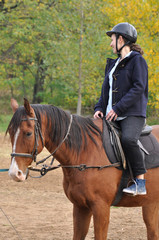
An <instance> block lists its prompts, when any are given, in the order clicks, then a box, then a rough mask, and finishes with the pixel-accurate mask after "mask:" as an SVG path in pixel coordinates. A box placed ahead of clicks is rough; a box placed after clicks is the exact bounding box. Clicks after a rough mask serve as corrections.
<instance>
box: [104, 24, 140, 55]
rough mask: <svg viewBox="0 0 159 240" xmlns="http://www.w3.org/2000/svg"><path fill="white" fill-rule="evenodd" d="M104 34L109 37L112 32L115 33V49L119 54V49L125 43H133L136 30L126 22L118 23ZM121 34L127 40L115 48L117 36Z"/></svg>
mask: <svg viewBox="0 0 159 240" xmlns="http://www.w3.org/2000/svg"><path fill="white" fill-rule="evenodd" d="M106 34H107V35H108V36H109V37H111V35H112V34H115V35H116V49H117V54H118V55H120V51H121V50H122V48H123V47H124V46H125V45H129V44H130V43H135V42H136V40H137V31H136V29H135V27H134V26H133V25H131V24H129V23H127V22H123V23H119V24H117V25H115V26H114V27H113V28H112V30H111V31H108V32H106ZM120 35H121V36H123V37H124V38H125V39H126V40H127V42H126V43H125V44H124V45H123V46H122V47H121V48H120V49H119V50H118V48H117V40H118V37H119V36H120Z"/></svg>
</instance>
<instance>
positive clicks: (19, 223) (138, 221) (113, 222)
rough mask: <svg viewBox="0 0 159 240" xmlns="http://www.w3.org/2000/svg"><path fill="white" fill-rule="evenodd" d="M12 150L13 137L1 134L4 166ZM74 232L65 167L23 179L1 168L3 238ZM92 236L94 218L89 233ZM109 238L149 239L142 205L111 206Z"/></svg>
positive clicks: (63, 237)
mask: <svg viewBox="0 0 159 240" xmlns="http://www.w3.org/2000/svg"><path fill="white" fill-rule="evenodd" d="M10 152H11V145H10V141H9V138H8V137H7V138H5V139H4V134H0V168H8V167H9V164H10V155H9V154H10ZM46 154H47V152H46V150H44V151H43V153H42V156H46ZM32 175H34V176H35V173H34V174H32ZM36 175H37V174H36ZM72 235H73V224H72V204H71V203H70V202H69V200H68V199H67V198H66V196H65V194H64V192H63V188H62V170H61V169H57V170H55V171H52V172H49V173H47V175H45V176H44V177H43V178H37V179H35V178H31V177H29V178H28V180H27V181H25V182H23V183H17V182H14V181H13V180H11V179H10V178H9V176H8V173H7V172H4V173H2V172H0V240H3V239H4V240H19V239H21V240H44V239H47V240H71V239H72ZM91 239H94V236H93V223H92V222H91V225H90V229H89V233H88V235H87V237H86V240H91ZM108 240H146V228H145V225H144V223H143V220H142V213H141V208H114V207H113V208H111V217H110V225H109V233H108Z"/></svg>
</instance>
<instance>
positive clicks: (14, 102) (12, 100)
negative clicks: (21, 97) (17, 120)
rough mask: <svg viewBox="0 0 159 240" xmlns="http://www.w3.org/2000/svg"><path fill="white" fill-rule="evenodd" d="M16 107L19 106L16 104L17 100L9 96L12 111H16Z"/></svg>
mask: <svg viewBox="0 0 159 240" xmlns="http://www.w3.org/2000/svg"><path fill="white" fill-rule="evenodd" d="M18 107H19V105H18V103H17V101H16V100H15V99H14V98H11V108H12V110H13V112H14V113H15V112H16V111H17V109H18Z"/></svg>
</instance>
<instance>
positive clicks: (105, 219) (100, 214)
mask: <svg viewBox="0 0 159 240" xmlns="http://www.w3.org/2000/svg"><path fill="white" fill-rule="evenodd" d="M92 212H93V221H94V234H95V240H106V239H107V233H108V225H109V217H110V206H109V205H107V204H106V203H105V202H100V201H97V202H96V205H95V206H94V207H93V209H92Z"/></svg>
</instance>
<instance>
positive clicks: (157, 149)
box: [140, 134, 159, 169]
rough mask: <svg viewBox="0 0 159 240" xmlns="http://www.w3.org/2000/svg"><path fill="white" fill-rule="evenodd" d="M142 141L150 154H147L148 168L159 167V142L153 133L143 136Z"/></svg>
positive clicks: (146, 163)
mask: <svg viewBox="0 0 159 240" xmlns="http://www.w3.org/2000/svg"><path fill="white" fill-rule="evenodd" d="M140 141H141V143H142V145H143V146H144V148H145V149H146V150H147V151H148V153H149V155H147V154H146V155H145V165H146V169H150V168H155V167H159V143H158V141H157V139H156V138H155V137H154V136H153V135H152V134H150V135H148V136H141V137H140Z"/></svg>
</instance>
